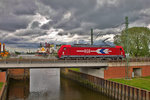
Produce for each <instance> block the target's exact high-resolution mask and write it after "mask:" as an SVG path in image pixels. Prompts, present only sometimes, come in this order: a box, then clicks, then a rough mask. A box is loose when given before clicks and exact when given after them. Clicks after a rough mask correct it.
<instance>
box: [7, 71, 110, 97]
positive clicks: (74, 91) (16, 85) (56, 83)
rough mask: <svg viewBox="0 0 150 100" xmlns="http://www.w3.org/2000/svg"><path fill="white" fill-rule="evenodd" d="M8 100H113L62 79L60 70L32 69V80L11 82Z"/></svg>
mask: <svg viewBox="0 0 150 100" xmlns="http://www.w3.org/2000/svg"><path fill="white" fill-rule="evenodd" d="M8 100H112V99H110V98H108V97H106V96H104V95H102V94H101V93H98V92H94V91H92V90H90V89H87V88H85V87H83V86H81V85H80V84H78V83H76V82H74V81H71V80H68V79H65V78H62V77H60V69H32V70H30V80H29V81H28V80H20V81H17V80H10V84H9V91H8Z"/></svg>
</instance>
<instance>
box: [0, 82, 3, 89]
mask: <svg viewBox="0 0 150 100" xmlns="http://www.w3.org/2000/svg"><path fill="white" fill-rule="evenodd" d="M2 86H3V83H2V82H0V90H1V88H2Z"/></svg>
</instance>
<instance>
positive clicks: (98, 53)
mask: <svg viewBox="0 0 150 100" xmlns="http://www.w3.org/2000/svg"><path fill="white" fill-rule="evenodd" d="M58 57H59V58H62V59H64V58H111V59H118V58H119V59H122V58H125V52H124V50H123V48H122V47H121V46H96V45H62V46H61V47H60V49H59V51H58Z"/></svg>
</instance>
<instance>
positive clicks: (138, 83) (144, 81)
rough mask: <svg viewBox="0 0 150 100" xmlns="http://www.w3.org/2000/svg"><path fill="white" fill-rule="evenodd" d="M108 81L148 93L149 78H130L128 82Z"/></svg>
mask: <svg viewBox="0 0 150 100" xmlns="http://www.w3.org/2000/svg"><path fill="white" fill-rule="evenodd" d="M109 80H111V81H114V82H118V83H122V84H125V85H129V86H134V87H137V88H141V89H145V90H149V91H150V76H147V77H140V78H132V79H129V80H126V79H109Z"/></svg>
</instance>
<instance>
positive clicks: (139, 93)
mask: <svg viewBox="0 0 150 100" xmlns="http://www.w3.org/2000/svg"><path fill="white" fill-rule="evenodd" d="M61 75H63V76H65V77H67V78H70V79H73V80H75V81H77V82H79V83H81V84H83V85H84V86H86V87H88V88H91V89H94V90H96V91H99V92H101V93H103V94H105V95H107V96H109V97H111V98H114V99H117V100H150V91H147V90H142V89H139V88H135V87H131V86H128V85H123V84H121V83H117V82H113V81H109V80H105V79H102V78H99V77H95V76H92V75H88V74H84V73H81V72H75V71H72V70H67V71H65V70H64V69H62V70H61Z"/></svg>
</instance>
